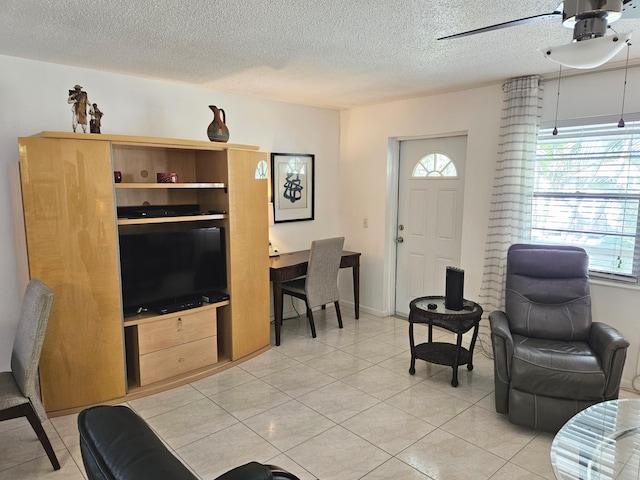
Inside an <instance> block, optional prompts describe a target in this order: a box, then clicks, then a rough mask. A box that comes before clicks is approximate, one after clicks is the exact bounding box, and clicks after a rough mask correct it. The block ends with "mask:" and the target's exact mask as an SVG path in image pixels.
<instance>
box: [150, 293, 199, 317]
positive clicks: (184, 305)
mask: <svg viewBox="0 0 640 480" xmlns="http://www.w3.org/2000/svg"><path fill="white" fill-rule="evenodd" d="M201 306H202V298H196V297H193V298H188V299H184V300H181V301H178V302H175V303H164V304H158V305H153V306H152V307H151V310H153V311H154V312H156V313H159V314H161V315H164V314H165V313H173V312H180V311H182V310H189V309H190V308H197V307H201Z"/></svg>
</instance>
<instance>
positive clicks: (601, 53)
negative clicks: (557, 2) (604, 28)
mask: <svg viewBox="0 0 640 480" xmlns="http://www.w3.org/2000/svg"><path fill="white" fill-rule="evenodd" d="M630 38H631V34H630V33H621V34H617V35H608V36H606V37H598V38H592V39H590V40H581V41H574V42H572V43H569V44H566V45H558V46H556V47H547V48H544V49H539V50H538V51H539V52H540V53H542V54H543V55H544V56H545V57H547V58H548V59H549V60H553V61H554V62H556V63H559V64H560V65H563V66H565V67H570V68H583V69H584V68H596V67H599V66H600V65H603V64H605V63H606V62H608V61H609V60H611V59H612V58H613V57H615V56H616V55H617V54H618V53H619V52H620V51H621V50H622V49H623V48H624V47H625V46H626V45H627V42H628V41H629V39H630Z"/></svg>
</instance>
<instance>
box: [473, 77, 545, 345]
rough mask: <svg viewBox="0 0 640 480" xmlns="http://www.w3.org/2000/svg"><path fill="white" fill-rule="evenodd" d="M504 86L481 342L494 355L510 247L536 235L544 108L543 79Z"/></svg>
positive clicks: (482, 299)
mask: <svg viewBox="0 0 640 480" xmlns="http://www.w3.org/2000/svg"><path fill="white" fill-rule="evenodd" d="M502 89H503V91H504V101H503V106H502V124H501V128H500V149H499V152H498V163H497V166H496V175H495V179H494V187H493V196H492V199H491V212H490V215H489V228H488V230H487V240H486V246H485V254H484V271H483V275H482V285H481V287H480V294H479V303H480V305H482V308H483V309H484V317H485V320H483V321H482V323H481V327H482V328H481V335H480V342H481V345H482V349H483V351H484V352H485V354H487V355H489V356H491V354H492V352H491V340H490V332H489V324H488V320H486V317H487V316H488V315H489V313H491V312H492V311H493V310H502V309H504V282H505V274H506V261H507V249H508V248H509V246H510V245H512V244H514V243H521V242H526V241H527V240H528V239H529V238H530V219H531V195H532V193H533V157H534V155H535V152H536V143H537V134H538V126H539V123H540V116H541V110H542V83H541V82H540V77H538V76H529V77H520V78H514V79H511V80H509V81H508V82H506V83H505V84H504V85H503V86H502Z"/></svg>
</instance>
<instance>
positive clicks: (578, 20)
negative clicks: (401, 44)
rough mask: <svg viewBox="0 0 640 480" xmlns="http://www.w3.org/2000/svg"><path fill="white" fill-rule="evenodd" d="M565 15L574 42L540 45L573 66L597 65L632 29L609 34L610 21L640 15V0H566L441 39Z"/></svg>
mask: <svg viewBox="0 0 640 480" xmlns="http://www.w3.org/2000/svg"><path fill="white" fill-rule="evenodd" d="M559 17H562V25H563V26H565V27H567V28H573V42H571V43H569V44H567V45H560V46H557V47H547V48H544V49H539V50H538V51H539V52H540V53H542V54H543V55H544V56H545V57H547V58H549V59H550V60H553V61H554V62H557V63H559V64H561V65H564V66H568V67H572V68H595V67H598V66H600V65H602V64H603V63H605V62H607V61H609V60H610V59H612V58H613V57H614V56H615V55H616V54H617V53H618V52H619V51H620V50H622V48H624V46H625V45H628V46H630V45H631V44H630V43H629V39H630V38H631V34H630V33H624V34H615V35H609V36H606V35H605V34H606V32H607V28H609V24H610V23H612V22H615V21H616V20H618V19H620V18H621V17H624V18H640V0H565V1H564V2H563V3H561V4H560V5H558V8H556V9H555V10H554V11H553V12H550V13H543V14H540V15H533V16H531V17H525V18H520V19H517V20H511V21H509V22H503V23H498V24H495V25H490V26H488V27H482V28H476V29H474V30H469V31H466V32H462V33H456V34H454V35H448V36H446V37H440V38H438V40H449V39H453V38H461V37H467V36H469V35H476V34H478V33H484V32H490V31H492V30H499V29H502V28H507V27H513V26H516V25H523V24H526V23H532V22H538V21H542V20H548V19H551V18H559Z"/></svg>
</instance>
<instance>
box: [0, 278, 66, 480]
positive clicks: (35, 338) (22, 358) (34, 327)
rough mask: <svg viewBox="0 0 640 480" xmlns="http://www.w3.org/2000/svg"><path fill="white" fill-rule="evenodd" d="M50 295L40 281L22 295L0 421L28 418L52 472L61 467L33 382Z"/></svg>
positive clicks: (1, 379)
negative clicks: (45, 428)
mask: <svg viewBox="0 0 640 480" xmlns="http://www.w3.org/2000/svg"><path fill="white" fill-rule="evenodd" d="M52 304H53V292H52V291H51V290H50V289H49V287H47V286H46V285H45V284H44V283H42V282H41V281H40V280H37V279H34V280H31V281H30V282H29V284H28V285H27V288H26V290H25V293H24V299H23V301H22V309H21V311H20V319H19V321H18V331H17V333H16V339H15V341H14V343H13V352H12V354H11V371H10V372H0V421H2V420H9V419H11V418H18V417H27V420H29V423H30V424H31V427H32V428H33V430H34V431H35V433H36V435H37V436H38V439H39V440H40V443H41V444H42V446H43V447H44V450H45V452H47V456H48V457H49V460H50V461H51V465H53V468H54V469H55V470H59V469H60V464H59V463H58V459H57V457H56V454H55V452H54V451H53V447H51V443H50V442H49V438H48V437H47V434H46V432H45V431H44V428H42V424H41V422H43V421H45V420H46V419H47V414H46V413H45V411H44V407H43V406H42V403H41V402H40V396H39V394H38V389H37V387H36V383H37V381H38V363H39V362H40V352H41V351H42V342H43V341H44V334H45V332H46V330H47V323H48V321H49V313H50V312H51V305H52Z"/></svg>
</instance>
